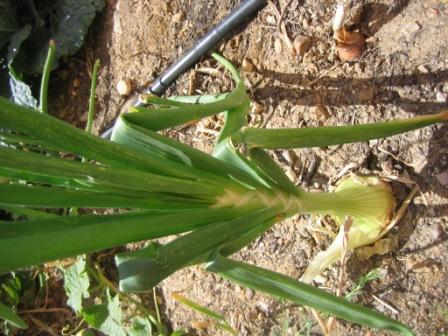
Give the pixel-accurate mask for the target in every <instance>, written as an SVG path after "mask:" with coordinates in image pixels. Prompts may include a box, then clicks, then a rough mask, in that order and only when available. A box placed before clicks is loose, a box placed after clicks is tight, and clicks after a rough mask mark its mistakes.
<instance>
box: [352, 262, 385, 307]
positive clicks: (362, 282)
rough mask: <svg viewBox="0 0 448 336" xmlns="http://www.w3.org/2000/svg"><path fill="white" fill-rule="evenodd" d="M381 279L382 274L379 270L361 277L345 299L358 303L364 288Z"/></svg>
mask: <svg viewBox="0 0 448 336" xmlns="http://www.w3.org/2000/svg"><path fill="white" fill-rule="evenodd" d="M379 278H380V272H379V271H378V270H377V269H373V270H371V271H370V272H368V273H366V274H364V275H363V276H361V277H360V278H359V279H358V280H357V281H356V282H355V283H354V284H353V286H352V288H351V289H350V292H348V293H347V294H346V295H345V298H346V299H347V300H350V301H356V299H357V298H358V296H359V295H361V294H362V290H363V288H364V287H365V286H366V285H367V284H368V283H369V282H372V281H374V280H377V279H379Z"/></svg>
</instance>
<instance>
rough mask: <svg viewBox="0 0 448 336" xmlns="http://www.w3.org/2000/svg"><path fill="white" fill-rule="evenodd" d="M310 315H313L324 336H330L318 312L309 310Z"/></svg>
mask: <svg viewBox="0 0 448 336" xmlns="http://www.w3.org/2000/svg"><path fill="white" fill-rule="evenodd" d="M311 313H312V314H313V316H314V318H315V319H316V321H317V323H318V324H319V327H320V328H321V329H322V332H323V333H324V335H325V336H330V334H329V332H328V328H327V324H326V323H325V321H324V320H322V317H321V316H320V314H319V312H318V311H317V310H315V309H311Z"/></svg>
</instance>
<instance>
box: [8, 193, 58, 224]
mask: <svg viewBox="0 0 448 336" xmlns="http://www.w3.org/2000/svg"><path fill="white" fill-rule="evenodd" d="M3 197H4V196H3ZM0 209H3V210H5V211H6V212H10V213H12V214H13V218H14V219H17V218H18V217H20V216H25V218H26V219H37V218H54V217H56V215H54V214H51V213H48V212H45V211H40V210H34V209H30V208H25V207H23V206H21V205H9V204H8V205H6V204H0Z"/></svg>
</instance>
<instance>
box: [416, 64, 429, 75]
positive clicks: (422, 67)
mask: <svg viewBox="0 0 448 336" xmlns="http://www.w3.org/2000/svg"><path fill="white" fill-rule="evenodd" d="M417 70H418V71H420V72H421V73H424V74H427V73H428V72H429V69H428V67H427V66H426V65H423V64H422V65H419V66H418V68H417Z"/></svg>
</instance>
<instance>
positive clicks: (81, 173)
mask: <svg viewBox="0 0 448 336" xmlns="http://www.w3.org/2000/svg"><path fill="white" fill-rule="evenodd" d="M36 114H37V113H36ZM0 175H1V176H6V177H12V178H20V179H25V180H27V181H32V182H37V183H45V184H55V185H60V186H64V185H67V186H69V187H70V186H71V187H78V188H79V187H82V186H84V187H85V188H86V189H89V188H94V189H96V190H104V191H110V190H120V189H123V190H135V191H140V192H142V193H143V192H167V191H169V192H170V193H172V194H184V195H189V196H193V197H194V196H201V195H202V196H206V197H207V196H213V195H219V194H220V193H221V192H222V190H223V187H218V186H216V185H213V184H215V183H213V182H209V183H203V182H197V181H191V180H184V179H179V178H174V177H166V176H161V175H155V174H152V173H145V172H141V171H132V170H131V169H123V168H113V167H108V166H99V165H95V164H90V163H84V162H79V161H73V160H66V159H60V158H56V157H48V156H44V155H40V154H37V153H32V152H24V151H18V150H14V149H8V148H3V147H0ZM229 183H230V182H229ZM103 187H104V188H103Z"/></svg>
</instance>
